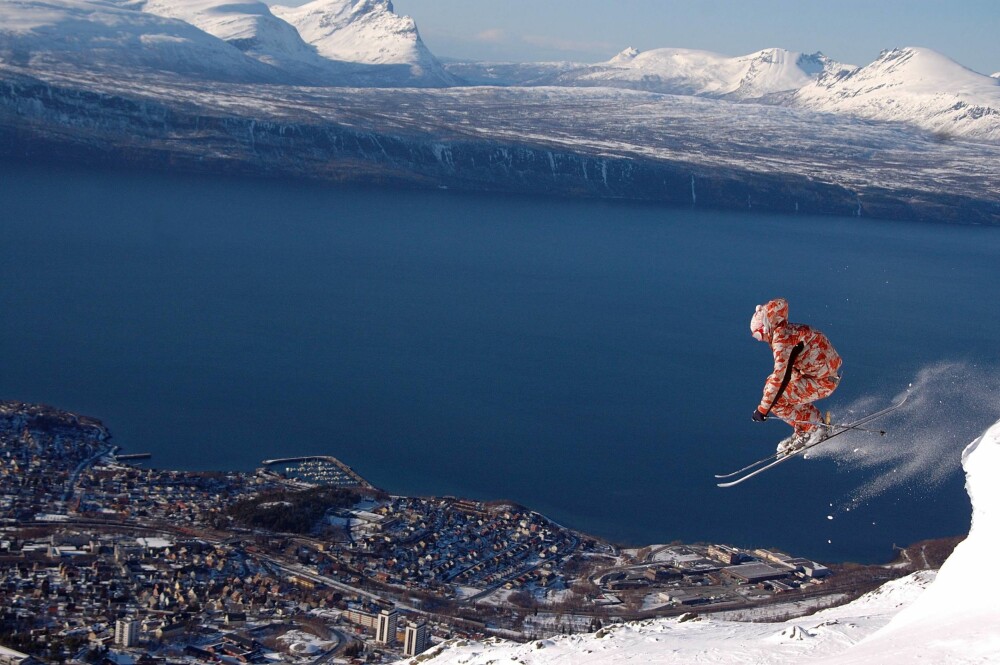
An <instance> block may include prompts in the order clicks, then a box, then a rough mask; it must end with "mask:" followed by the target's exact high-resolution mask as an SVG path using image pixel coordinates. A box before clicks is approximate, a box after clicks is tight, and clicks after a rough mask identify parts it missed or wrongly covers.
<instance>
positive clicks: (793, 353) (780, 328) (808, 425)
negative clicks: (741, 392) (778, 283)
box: [750, 298, 841, 454]
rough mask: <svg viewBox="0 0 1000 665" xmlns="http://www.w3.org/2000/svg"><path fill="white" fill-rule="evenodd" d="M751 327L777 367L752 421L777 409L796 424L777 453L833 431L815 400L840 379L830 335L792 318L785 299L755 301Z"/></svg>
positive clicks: (800, 445)
mask: <svg viewBox="0 0 1000 665" xmlns="http://www.w3.org/2000/svg"><path fill="white" fill-rule="evenodd" d="M750 332H751V333H752V334H753V337H754V339H756V340H759V341H761V342H767V343H768V344H769V345H770V346H771V352H772V353H773V354H774V371H773V372H771V375H770V376H769V377H767V382H766V383H765V384H764V396H763V397H762V398H761V400H760V404H759V405H758V406H757V408H756V409H754V411H753V419H754V421H755V422H764V421H765V420H767V417H768V416H769V415H771V414H772V413H773V414H774V415H776V416H777V417H779V418H781V419H782V420H784V421H785V422H786V423H788V424H789V425H791V426H792V428H793V430H794V432H793V434H792V436H791V437H789V438H787V439H785V440H784V441H782V442H781V443H779V444H778V453H782V454H783V453H790V452H792V451H795V450H798V449H799V448H802V447H804V446H806V445H808V444H813V443H818V442H819V441H822V440H823V439H824V438H826V437H827V436H828V435H829V427H828V425H829V423H828V422H826V421H824V420H822V419H821V417H820V412H819V409H817V408H816V407H815V406H813V402H815V401H816V400H818V399H823V398H824V397H828V396H829V395H830V394H831V393H832V392H833V391H834V390H835V389H836V388H837V384H838V383H839V382H840V366H841V359H840V356H839V355H838V354H837V351H836V350H834V348H833V345H831V344H830V340H829V339H827V337H826V335H824V334H823V333H821V332H820V331H818V330H815V329H813V328H810V327H809V326H807V325H803V324H801V323H789V322H788V301H786V300H785V299H784V298H776V299H774V300H771V301H770V302H768V303H766V304H764V305H757V309H756V311H755V312H754V315H753V318H752V319H750Z"/></svg>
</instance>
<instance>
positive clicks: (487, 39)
mask: <svg viewBox="0 0 1000 665" xmlns="http://www.w3.org/2000/svg"><path fill="white" fill-rule="evenodd" d="M473 41H476V42H483V43H485V44H506V43H507V42H509V41H510V39H509V38H508V37H507V33H506V32H504V31H503V30H502V29H501V28H490V29H488V30H483V31H481V32H477V33H476V34H475V36H474V37H473Z"/></svg>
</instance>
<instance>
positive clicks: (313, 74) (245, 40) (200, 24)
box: [131, 0, 336, 82]
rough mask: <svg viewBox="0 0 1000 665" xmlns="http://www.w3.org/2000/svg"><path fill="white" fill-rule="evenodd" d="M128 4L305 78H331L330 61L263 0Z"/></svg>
mask: <svg viewBox="0 0 1000 665" xmlns="http://www.w3.org/2000/svg"><path fill="white" fill-rule="evenodd" d="M131 4H134V5H137V6H140V7H142V9H143V11H146V12H149V13H151V14H156V15H158V16H164V17H168V18H175V19H180V20H182V21H184V22H186V23H190V24H191V25H193V26H195V27H197V28H199V29H201V30H204V31H205V32H207V33H208V34H210V35H214V36H216V37H218V38H219V39H221V40H223V41H225V42H227V43H229V44H231V45H232V46H235V47H236V48H238V49H240V50H241V51H243V52H244V53H246V54H248V55H250V56H251V57H254V58H256V59H258V60H260V61H262V62H265V63H267V64H269V65H274V66H276V67H278V68H280V69H282V70H284V71H287V72H289V73H291V74H293V75H297V76H304V77H306V78H307V79H309V80H314V79H319V80H320V81H323V80H326V79H329V81H328V82H333V81H332V79H333V78H334V77H335V75H336V71H335V69H334V67H333V64H334V63H331V62H330V61H329V60H327V59H325V58H321V57H320V56H319V55H317V53H316V49H315V48H314V47H311V46H309V45H308V44H306V43H305V42H304V41H303V40H302V37H300V36H299V33H298V32H297V31H296V30H295V28H293V27H292V26H291V25H289V24H288V23H286V22H285V21H282V20H281V19H279V18H278V17H276V16H275V15H274V14H272V13H271V10H270V9H268V6H267V5H266V4H264V3H263V2H255V1H253V0H249V1H247V2H240V3H233V2H230V1H229V0H137V2H134V1H133V2H132V3H131Z"/></svg>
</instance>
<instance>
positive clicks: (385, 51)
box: [166, 0, 457, 86]
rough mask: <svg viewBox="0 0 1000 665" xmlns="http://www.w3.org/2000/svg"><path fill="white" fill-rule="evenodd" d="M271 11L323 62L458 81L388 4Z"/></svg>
mask: <svg viewBox="0 0 1000 665" xmlns="http://www.w3.org/2000/svg"><path fill="white" fill-rule="evenodd" d="M166 1H169V0H166ZM271 11H272V12H274V14H275V15H276V16H278V17H280V18H281V19H283V20H285V21H287V22H288V23H290V24H291V25H293V26H295V28H296V29H297V30H298V32H299V34H300V35H301V36H302V38H303V39H304V40H305V41H306V42H308V43H309V44H311V45H312V46H314V47H315V48H316V50H317V52H318V53H319V55H321V56H323V57H324V58H328V59H330V60H334V61H341V62H350V63H355V64H357V65H367V66H373V67H379V68H383V69H385V70H386V71H388V72H391V73H392V75H395V76H397V77H408V78H409V79H411V81H410V83H411V84H412V85H430V86H444V85H454V84H455V83H456V82H457V81H456V80H455V78H454V77H453V76H451V75H450V74H449V73H448V72H446V71H445V70H444V68H443V67H442V66H441V63H440V62H438V60H437V58H435V57H434V55H433V54H432V53H431V52H430V50H428V48H427V47H426V46H425V45H424V42H423V40H422V39H421V38H420V33H419V32H418V31H417V25H416V22H414V20H413V19H412V18H410V17H408V16H398V15H397V14H395V13H394V10H393V6H392V3H391V2H389V0H314V1H313V2H310V3H308V4H305V5H302V6H300V7H282V6H278V5H275V6H273V7H272V8H271Z"/></svg>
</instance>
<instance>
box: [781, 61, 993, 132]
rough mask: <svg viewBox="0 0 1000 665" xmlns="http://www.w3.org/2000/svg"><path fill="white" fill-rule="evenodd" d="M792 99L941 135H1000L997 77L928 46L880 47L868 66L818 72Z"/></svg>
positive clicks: (808, 104) (811, 107)
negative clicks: (903, 124)
mask: <svg viewBox="0 0 1000 665" xmlns="http://www.w3.org/2000/svg"><path fill="white" fill-rule="evenodd" d="M795 104H797V105H799V106H801V107H805V108H809V109H812V110H816V111H825V112H830V113H847V114H851V115H856V116H860V117H864V118H870V119H873V120H886V121H894V122H906V123H910V124H914V125H917V126H919V127H922V128H923V129H926V130H929V131H932V132H939V133H941V134H942V135H944V136H961V137H966V138H976V139H985V140H991V141H996V140H1000V81H998V80H997V79H996V78H993V77H990V76H985V75H983V74H978V73H976V72H974V71H972V70H970V69H967V68H965V67H963V66H962V65H960V64H958V63H956V62H955V61H953V60H951V59H950V58H947V57H946V56H943V55H941V54H940V53H937V52H935V51H932V50H930V49H926V48H913V47H910V48H901V49H893V50H890V51H883V52H882V54H881V55H880V56H879V58H878V59H877V60H876V61H875V62H873V63H872V64H870V65H867V66H866V67H862V68H860V69H858V70H856V71H853V72H851V73H847V74H841V75H826V76H822V77H820V78H819V80H818V81H816V82H815V83H813V84H810V85H807V86H805V87H804V88H802V90H800V91H799V92H798V93H797V94H796V96H795Z"/></svg>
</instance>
